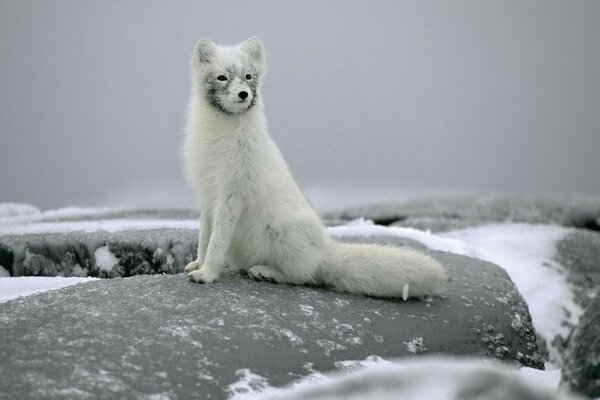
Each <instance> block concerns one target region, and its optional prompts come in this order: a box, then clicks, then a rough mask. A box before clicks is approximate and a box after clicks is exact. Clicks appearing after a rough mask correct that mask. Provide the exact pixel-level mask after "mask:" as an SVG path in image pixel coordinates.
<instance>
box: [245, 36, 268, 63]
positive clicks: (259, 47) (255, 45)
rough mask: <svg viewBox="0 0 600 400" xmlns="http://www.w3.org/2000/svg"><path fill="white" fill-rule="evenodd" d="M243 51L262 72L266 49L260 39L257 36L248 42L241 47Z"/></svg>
mask: <svg viewBox="0 0 600 400" xmlns="http://www.w3.org/2000/svg"><path fill="white" fill-rule="evenodd" d="M241 47H242V50H243V51H244V52H246V54H248V56H250V58H251V59H252V61H253V62H254V63H255V64H256V65H257V66H258V67H259V68H260V69H261V70H262V69H264V64H265V49H264V48H263V44H262V42H261V41H260V39H259V38H257V37H256V36H253V37H251V38H250V39H248V40H246V41H245V42H243V43H242V45H241Z"/></svg>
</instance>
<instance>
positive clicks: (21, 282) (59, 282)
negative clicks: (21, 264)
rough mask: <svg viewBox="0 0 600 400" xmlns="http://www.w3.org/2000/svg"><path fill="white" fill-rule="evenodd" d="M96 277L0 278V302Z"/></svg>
mask: <svg viewBox="0 0 600 400" xmlns="http://www.w3.org/2000/svg"><path fill="white" fill-rule="evenodd" d="M94 280H97V278H62V277H38V276H28V277H11V278H0V303H4V302H7V301H9V300H13V299H16V298H18V297H25V296H30V295H32V294H36V293H42V292H46V291H48V290H55V289H61V288H64V287H67V286H71V285H75V284H77V283H80V282H89V281H94Z"/></svg>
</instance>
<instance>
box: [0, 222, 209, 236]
mask: <svg viewBox="0 0 600 400" xmlns="http://www.w3.org/2000/svg"><path fill="white" fill-rule="evenodd" d="M11 222H13V221H8V223H7V224H5V225H0V235H24V234H29V233H54V232H95V231H106V232H121V231H129V230H144V229H167V228H170V229H198V220H195V219H193V220H170V219H162V220H142V219H140V220H137V219H105V220H92V221H69V222H30V223H27V224H22V223H11Z"/></svg>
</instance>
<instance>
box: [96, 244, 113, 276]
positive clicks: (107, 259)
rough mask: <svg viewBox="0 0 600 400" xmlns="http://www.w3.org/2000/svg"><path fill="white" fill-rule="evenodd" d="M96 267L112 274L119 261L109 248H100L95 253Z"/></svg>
mask: <svg viewBox="0 0 600 400" xmlns="http://www.w3.org/2000/svg"><path fill="white" fill-rule="evenodd" d="M94 258H95V259H96V266H97V267H99V268H100V269H102V270H104V271H106V272H110V271H111V270H112V269H113V267H114V266H115V265H117V264H119V259H118V258H117V257H115V255H114V254H113V253H111V251H110V250H109V249H108V246H102V247H98V248H97V249H96V251H95V252H94Z"/></svg>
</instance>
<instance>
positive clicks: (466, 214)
mask: <svg viewBox="0 0 600 400" xmlns="http://www.w3.org/2000/svg"><path fill="white" fill-rule="evenodd" d="M361 217H364V218H368V219H372V220H373V221H375V223H377V224H380V225H394V226H405V227H413V228H417V229H421V230H427V229H429V230H431V231H434V232H440V231H449V230H455V229H463V228H467V227H470V226H476V225H481V224H484V223H497V222H528V223H539V224H558V225H563V226H570V227H577V228H585V229H589V230H596V231H598V230H600V223H599V221H600V198H597V197H571V198H552V197H526V196H522V197H502V196H483V197H482V196H462V197H449V198H435V199H432V200H415V201H406V202H402V203H391V204H382V205H374V206H366V207H356V208H352V209H349V210H345V211H339V212H334V213H329V214H327V215H325V218H326V219H327V220H329V221H332V223H338V224H339V223H343V222H347V221H349V220H353V219H356V218H361Z"/></svg>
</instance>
